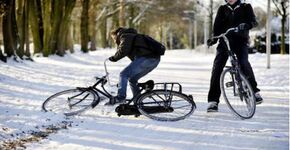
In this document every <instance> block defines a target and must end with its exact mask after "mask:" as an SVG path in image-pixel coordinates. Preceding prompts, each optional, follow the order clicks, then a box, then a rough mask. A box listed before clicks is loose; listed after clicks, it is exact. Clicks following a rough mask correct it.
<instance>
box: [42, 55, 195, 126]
mask: <svg viewBox="0 0 290 150" xmlns="http://www.w3.org/2000/svg"><path fill="white" fill-rule="evenodd" d="M107 60H108V59H106V60H105V61H104V67H105V72H106V75H105V76H103V77H101V78H98V77H96V80H97V81H96V83H95V84H94V85H92V86H89V87H77V88H75V89H70V90H65V91H61V92H58V93H56V94H54V95H52V96H50V97H48V98H47V99H46V100H45V101H44V102H43V104H42V109H43V110H44V111H45V112H47V111H52V112H55V113H62V114H65V115H66V116H73V115H77V114H80V113H81V112H84V111H85V110H87V109H90V108H94V107H96V106H97V105H98V104H99V103H100V102H101V101H103V100H108V101H109V100H110V99H111V98H112V97H113V96H112V95H111V94H110V93H109V92H108V91H107V90H106V88H105V85H107V84H109V85H110V80H109V73H108V71H107V65H106V62H107ZM138 86H139V88H140V92H139V93H140V94H139V95H137V96H135V97H133V98H132V99H130V100H126V103H124V104H119V105H118V106H117V107H116V109H115V111H116V113H117V114H118V116H121V115H134V116H136V117H138V116H140V115H144V116H146V117H149V118H151V119H154V120H158V121H178V120H182V119H184V118H186V117H188V116H190V115H191V114H192V113H193V112H194V110H195V109H196V105H195V103H194V101H193V98H192V96H191V95H186V94H184V93H182V86H181V85H180V84H179V83H154V81H153V80H149V81H147V82H145V83H139V84H138Z"/></svg>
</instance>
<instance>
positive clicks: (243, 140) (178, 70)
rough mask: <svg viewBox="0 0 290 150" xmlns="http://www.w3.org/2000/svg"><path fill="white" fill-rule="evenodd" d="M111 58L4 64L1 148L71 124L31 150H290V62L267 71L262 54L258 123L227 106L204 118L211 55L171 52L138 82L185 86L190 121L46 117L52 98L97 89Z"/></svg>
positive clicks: (255, 62) (0, 74)
mask: <svg viewBox="0 0 290 150" xmlns="http://www.w3.org/2000/svg"><path fill="white" fill-rule="evenodd" d="M114 52H115V51H114V50H110V49H103V50H98V51H94V52H90V53H89V54H83V53H81V52H79V51H77V52H76V53H74V54H67V55H66V56H65V57H63V58H61V57H57V56H51V57H49V58H44V57H34V58H33V59H34V60H35V61H34V62H30V61H23V62H20V63H17V62H14V61H12V60H9V61H8V63H7V64H6V63H2V62H0V70H1V71H0V114H1V115H0V144H1V143H2V142H3V141H7V140H15V139H17V138H21V137H25V136H28V135H29V131H38V130H42V129H43V128H44V127H46V126H49V125H56V124H59V123H61V122H62V121H64V120H66V121H70V122H71V127H69V128H68V129H63V130H59V131H58V132H57V133H53V134H50V135H49V136H48V137H47V138H46V139H43V140H41V141H40V142H32V143H27V144H26V146H27V149H31V150H35V149H41V150H43V149H44V150H45V149H54V150H56V149H61V150H63V149H70V150H74V149H75V150H81V149H118V150H119V149H126V150H127V149H138V150H143V149H144V150H145V149H153V150H192V149H208V150H210V149H215V150H216V149H223V150H224V149H269V150H273V149H279V150H280V149H285V150H286V149H288V147H289V55H272V56H271V69H266V55H265V54H254V55H250V57H249V59H250V62H251V64H252V66H253V68H254V72H255V75H256V79H257V81H258V84H259V88H260V89H261V94H262V96H263V98H264V103H263V104H261V105H259V106H257V110H256V114H255V116H254V117H253V118H252V119H249V120H240V119H239V118H236V117H235V116H233V115H232V114H231V113H230V111H229V109H228V108H227V106H226V105H225V103H224V101H223V99H221V104H220V111H219V112H218V113H211V114H208V113H206V107H207V92H208V89H209V80H210V74H211V67H212V63H213V59H214V54H211V53H201V52H195V51H190V50H179V51H167V52H166V55H165V56H163V57H162V60H161V64H160V65H159V66H158V68H157V69H156V70H154V71H153V72H151V73H150V74H149V75H147V76H146V77H144V78H143V79H142V80H141V81H146V80H148V79H154V80H155V82H180V83H181V84H182V86H183V92H184V93H186V94H192V95H193V97H194V101H195V102H196V105H197V109H196V111H195V112H194V113H193V115H192V116H190V117H189V118H187V119H185V120H182V121H178V122H158V121H154V120H150V119H148V118H146V117H144V116H141V117H139V118H135V117H133V116H129V117H128V116H122V117H118V116H117V115H116V114H115V113H114V108H111V107H105V106H97V107H96V108H95V109H92V110H89V111H87V112H86V113H84V114H82V115H80V116H77V117H72V118H66V117H65V116H63V115H55V114H53V113H44V112H42V111H41V104H42V102H43V101H44V100H45V99H46V98H47V97H48V96H50V95H51V94H54V93H56V92H58V91H61V90H65V89H70V88H74V87H77V86H88V85H92V84H93V83H94V78H93V77H95V76H103V75H104V67H103V61H104V60H105V58H107V57H109V56H111V55H112V54H114ZM128 63H129V60H128V59H122V60H121V61H120V62H118V63H109V64H108V65H109V66H108V69H109V71H110V74H111V79H112V82H113V83H116V82H117V79H118V73H119V71H120V70H121V69H122V68H123V67H124V66H125V65H126V64H128ZM111 90H112V91H114V90H116V88H111ZM128 92H130V90H128ZM129 96H131V95H130V94H129Z"/></svg>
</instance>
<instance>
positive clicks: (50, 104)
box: [42, 88, 97, 116]
mask: <svg viewBox="0 0 290 150" xmlns="http://www.w3.org/2000/svg"><path fill="white" fill-rule="evenodd" d="M96 100H97V99H96V95H95V94H94V93H93V92H92V91H90V90H88V89H85V88H76V89H69V90H65V91H61V92H58V93H56V94H53V95H52V96H50V97H48V98H47V99H46V100H45V101H44V102H43V104H42V110H43V111H45V112H48V111H51V112H54V113H61V114H64V115H66V116H73V115H77V114H79V113H81V112H84V111H85V110H87V109H89V108H91V107H92V104H93V103H95V101H96Z"/></svg>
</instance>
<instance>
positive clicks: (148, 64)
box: [118, 57, 160, 99]
mask: <svg viewBox="0 0 290 150" xmlns="http://www.w3.org/2000/svg"><path fill="white" fill-rule="evenodd" d="M159 62H160V58H146V57H137V58H135V60H133V61H132V62H131V63H130V64H129V65H128V66H127V67H126V68H125V69H124V70H123V71H121V73H120V77H119V84H118V85H119V86H118V99H125V98H126V91H127V83H128V81H129V84H130V87H131V90H132V93H133V96H136V95H137V94H139V90H140V89H139V87H138V86H137V84H138V80H139V79H140V78H142V77H143V76H145V75H146V74H148V73H149V72H151V71H152V70H153V69H154V68H156V67H157V65H158V64H159Z"/></svg>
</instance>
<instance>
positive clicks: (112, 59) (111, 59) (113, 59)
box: [109, 56, 117, 62]
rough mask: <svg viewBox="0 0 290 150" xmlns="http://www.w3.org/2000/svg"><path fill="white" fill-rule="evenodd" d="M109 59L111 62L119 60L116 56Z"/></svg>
mask: <svg viewBox="0 0 290 150" xmlns="http://www.w3.org/2000/svg"><path fill="white" fill-rule="evenodd" d="M109 60H110V61H111V62H116V61H117V60H116V59H115V58H114V56H111V57H109Z"/></svg>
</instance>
